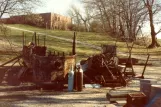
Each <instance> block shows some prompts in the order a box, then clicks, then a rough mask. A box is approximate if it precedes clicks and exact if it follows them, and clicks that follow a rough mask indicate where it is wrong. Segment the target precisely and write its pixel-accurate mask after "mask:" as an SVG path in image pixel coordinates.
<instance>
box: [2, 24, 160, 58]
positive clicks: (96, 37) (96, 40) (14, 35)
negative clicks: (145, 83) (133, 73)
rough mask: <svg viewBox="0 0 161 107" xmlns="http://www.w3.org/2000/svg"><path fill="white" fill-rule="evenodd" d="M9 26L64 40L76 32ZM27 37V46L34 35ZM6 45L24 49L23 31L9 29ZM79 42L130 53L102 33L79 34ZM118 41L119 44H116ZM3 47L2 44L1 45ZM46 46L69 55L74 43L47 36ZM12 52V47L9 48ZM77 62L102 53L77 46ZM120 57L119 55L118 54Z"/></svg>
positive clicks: (140, 49)
mask: <svg viewBox="0 0 161 107" xmlns="http://www.w3.org/2000/svg"><path fill="white" fill-rule="evenodd" d="M7 26H11V27H16V28H20V29H26V30H31V31H34V32H39V33H44V34H46V35H53V36H56V37H63V38H67V39H72V38H73V35H74V32H73V31H62V30H48V29H47V30H46V29H43V28H38V27H33V26H29V25H21V24H13V25H7ZM24 34H25V36H26V44H27V43H28V42H31V41H32V40H34V39H33V35H34V34H33V33H31V32H24ZM0 35H1V37H0V38H1V41H4V39H3V38H4V35H3V33H2V32H1V34H0ZM5 38H7V39H5V40H6V43H7V40H10V44H8V45H7V46H8V47H9V46H10V45H11V46H12V47H13V48H14V49H16V48H17V49H19V50H20V49H21V48H22V31H20V30H14V29H8V32H7V36H5ZM39 38H40V45H43V44H44V41H43V40H44V36H43V35H39ZM77 40H78V41H80V42H85V43H88V44H91V45H95V46H101V44H106V45H107V44H110V45H115V44H116V46H117V51H119V52H128V49H127V46H126V43H125V42H122V41H119V40H117V39H116V38H111V37H110V36H109V35H107V34H100V33H92V32H77ZM116 41H117V42H116ZM0 45H2V44H0ZM46 46H47V47H48V51H49V50H51V51H57V52H60V53H62V52H65V53H66V54H69V53H70V52H71V51H72V43H71V42H67V41H63V40H59V39H56V38H52V37H49V36H46ZM9 50H10V47H9ZM159 50H160V48H157V49H151V50H149V52H155V53H157V52H160V51H159ZM76 51H77V60H80V59H83V58H85V59H86V58H87V57H88V56H90V55H93V54H97V53H100V51H99V50H96V49H93V48H90V47H88V46H84V45H81V44H77V49H76ZM132 52H135V53H139V52H142V53H145V54H147V49H146V47H145V46H139V45H134V48H133V50H132ZM118 56H119V54H118Z"/></svg>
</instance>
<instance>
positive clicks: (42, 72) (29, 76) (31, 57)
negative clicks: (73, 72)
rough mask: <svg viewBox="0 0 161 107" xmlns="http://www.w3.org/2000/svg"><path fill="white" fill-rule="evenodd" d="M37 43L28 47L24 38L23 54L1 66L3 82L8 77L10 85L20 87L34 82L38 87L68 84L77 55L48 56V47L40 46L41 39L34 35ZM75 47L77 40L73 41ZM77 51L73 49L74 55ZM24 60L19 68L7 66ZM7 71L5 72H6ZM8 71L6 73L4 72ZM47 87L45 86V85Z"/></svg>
mask: <svg viewBox="0 0 161 107" xmlns="http://www.w3.org/2000/svg"><path fill="white" fill-rule="evenodd" d="M34 38H35V41H34V42H30V43H29V44H28V45H26V41H25V37H24V36H23V50H22V53H21V54H20V55H19V56H17V57H16V58H13V59H11V60H9V61H7V62H6V63H4V64H2V65H0V67H1V69H0V71H3V72H1V73H2V74H3V75H1V79H0V80H1V81H0V82H2V81H3V78H4V77H5V74H7V76H6V79H5V80H6V81H7V83H8V84H9V85H20V83H21V82H32V83H36V84H37V85H42V84H43V85H44V84H48V85H49V84H55V85H56V87H61V86H63V84H64V83H66V82H67V73H68V71H69V69H70V66H71V65H74V66H75V55H73V54H72V55H65V54H64V53H62V54H60V53H58V54H56V52H54V53H52V52H49V53H48V54H47V52H46V51H47V47H46V46H45V39H44V45H43V46H40V45H39V37H38V39H37V35H36V33H35V34H34ZM73 47H75V40H74V41H73ZM74 51H75V49H73V53H74ZM20 59H21V60H22V61H21V63H20V65H19V66H14V64H15V63H13V64H12V66H9V67H8V68H6V66H5V65H6V64H8V63H11V62H18V61H20ZM5 68H6V69H5ZM4 69H5V70H4ZM4 71H6V72H4ZM44 86H45V85H44Z"/></svg>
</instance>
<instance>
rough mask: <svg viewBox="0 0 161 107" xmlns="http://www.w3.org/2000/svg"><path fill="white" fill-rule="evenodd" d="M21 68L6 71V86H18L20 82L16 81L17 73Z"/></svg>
mask: <svg viewBox="0 0 161 107" xmlns="http://www.w3.org/2000/svg"><path fill="white" fill-rule="evenodd" d="M20 69H21V67H12V68H11V69H9V70H8V73H7V74H8V76H7V82H8V85H11V86H18V85H20V83H21V82H20V81H19V79H18V76H17V74H18V72H19V71H20Z"/></svg>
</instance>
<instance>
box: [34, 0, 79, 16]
mask: <svg viewBox="0 0 161 107" xmlns="http://www.w3.org/2000/svg"><path fill="white" fill-rule="evenodd" d="M72 4H74V5H76V6H77V7H80V8H81V3H80V2H79V0H42V6H40V7H38V8H37V9H36V10H35V12H36V13H45V12H54V13H58V14H61V15H67V11H68V10H69V8H70V6H71V5H72Z"/></svg>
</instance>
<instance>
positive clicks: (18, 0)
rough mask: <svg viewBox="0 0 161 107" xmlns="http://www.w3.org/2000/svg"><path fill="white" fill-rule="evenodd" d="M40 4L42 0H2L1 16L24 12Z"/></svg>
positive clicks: (0, 2)
mask: <svg viewBox="0 0 161 107" xmlns="http://www.w3.org/2000/svg"><path fill="white" fill-rule="evenodd" d="M38 4H40V0H0V18H2V16H3V15H4V14H6V13H7V14H9V15H13V14H24V13H26V12H31V10H32V9H33V8H34V7H35V6H36V5H38Z"/></svg>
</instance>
